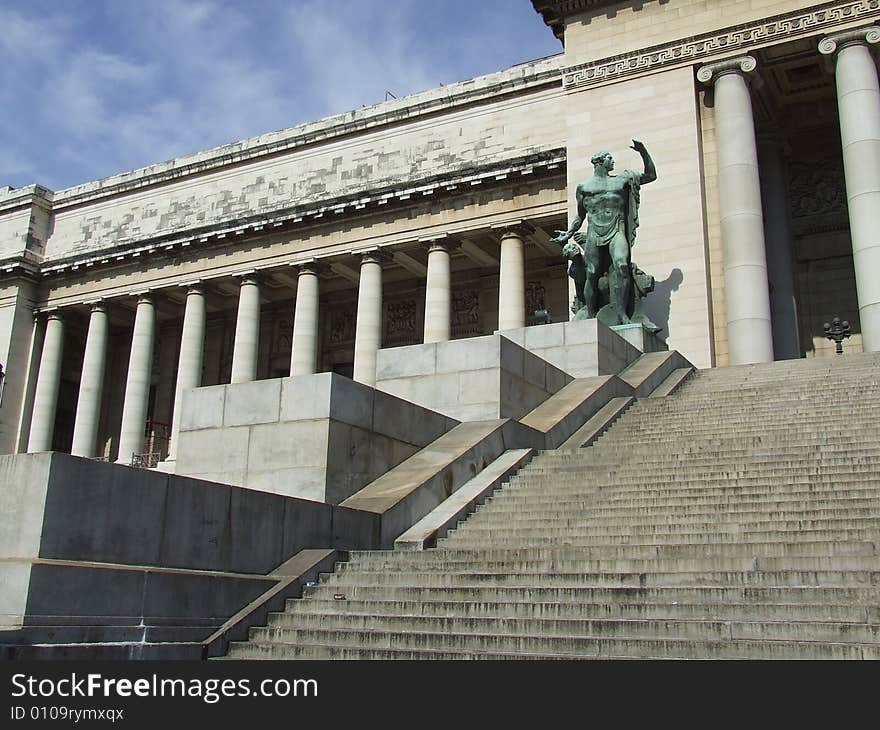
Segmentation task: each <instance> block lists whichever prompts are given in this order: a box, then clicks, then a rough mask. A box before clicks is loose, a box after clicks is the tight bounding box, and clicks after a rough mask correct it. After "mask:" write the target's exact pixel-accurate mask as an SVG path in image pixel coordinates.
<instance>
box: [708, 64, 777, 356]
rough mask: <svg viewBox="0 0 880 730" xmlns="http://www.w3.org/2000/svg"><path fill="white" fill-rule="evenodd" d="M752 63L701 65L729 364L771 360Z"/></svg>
mask: <svg viewBox="0 0 880 730" xmlns="http://www.w3.org/2000/svg"><path fill="white" fill-rule="evenodd" d="M756 66H757V63H756V62H755V59H754V58H752V57H751V56H740V57H738V58H733V59H727V60H725V61H721V62H719V63H715V64H709V65H707V66H703V67H702V68H700V70H699V71H698V72H697V78H698V79H699V80H700V81H702V82H703V83H714V86H715V92H714V99H715V128H716V139H717V146H718V191H719V196H720V208H721V242H722V249H723V256H724V296H725V301H726V304H727V340H728V348H729V361H730V364H731V365H741V364H745V363H758V362H771V361H772V360H773V328H772V324H771V317H770V292H769V286H768V283H767V256H766V253H765V249H764V218H763V210H762V208H761V181H760V176H759V174H758V152H757V145H756V143H755V122H754V117H753V114H752V100H751V96H750V95H749V86H748V82H747V81H746V75H747V74H749V73H751V72H752V71H754V70H755V68H756Z"/></svg>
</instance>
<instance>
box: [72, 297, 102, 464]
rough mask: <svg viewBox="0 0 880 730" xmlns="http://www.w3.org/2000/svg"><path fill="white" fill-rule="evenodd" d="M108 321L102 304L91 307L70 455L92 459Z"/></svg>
mask: <svg viewBox="0 0 880 730" xmlns="http://www.w3.org/2000/svg"><path fill="white" fill-rule="evenodd" d="M108 331H109V322H108V319H107V308H106V306H105V305H104V303H103V302H96V303H94V304H93V305H92V312H91V315H90V316H89V332H88V334H87V335H86V351H85V354H84V355H83V364H82V375H81V377H80V381H79V398H78V399H77V401H76V420H75V421H74V424H73V445H72V446H71V449H70V453H71V454H73V455H74V456H86V457H93V456H95V455H96V454H95V445H96V444H95V441H96V439H97V438H98V423H99V421H100V418H101V394H102V393H103V390H104V371H105V368H106V364H107V335H108Z"/></svg>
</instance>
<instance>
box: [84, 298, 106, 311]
mask: <svg viewBox="0 0 880 730" xmlns="http://www.w3.org/2000/svg"><path fill="white" fill-rule="evenodd" d="M83 304H84V305H85V306H87V307H88V308H89V311H90V312H106V311H107V300H106V299H88V300H86V301H85V302H83Z"/></svg>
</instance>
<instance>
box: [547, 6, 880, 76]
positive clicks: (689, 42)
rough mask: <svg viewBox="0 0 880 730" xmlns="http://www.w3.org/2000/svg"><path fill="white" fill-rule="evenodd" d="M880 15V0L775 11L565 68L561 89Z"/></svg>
mask: <svg viewBox="0 0 880 730" xmlns="http://www.w3.org/2000/svg"><path fill="white" fill-rule="evenodd" d="M878 15H880V0H849V1H848V2H836V3H829V4H827V5H825V6H822V7H819V8H813V9H811V10H809V11H802V12H798V13H792V14H788V15H780V16H776V17H774V18H770V19H768V20H763V21H761V22H758V23H754V24H748V25H741V26H736V27H734V28H729V29H727V30H725V31H723V32H720V33H709V34H705V35H702V36H696V37H694V38H688V39H686V40H684V41H679V42H675V43H671V44H665V45H663V46H655V47H653V48H649V49H646V50H643V51H639V52H637V53H634V54H626V55H621V56H614V57H612V58H607V59H603V60H601V61H596V62H592V63H588V64H583V65H582V66H574V67H572V68H569V69H567V70H566V72H565V74H564V76H563V85H564V87H565V88H566V89H571V88H575V87H580V86H591V85H594V84H600V83H603V82H606V81H615V80H618V79H621V78H626V77H628V76H633V75H637V74H640V73H644V72H646V71H653V70H656V69H658V68H662V67H664V66H670V65H674V64H681V63H686V62H688V61H693V62H698V61H703V60H705V59H707V58H711V57H713V56H716V55H718V54H721V53H727V52H730V51H738V50H743V49H747V48H750V47H753V46H755V45H758V44H761V43H766V42H767V41H772V40H773V39H775V38H786V39H791V38H795V37H797V36H802V35H807V34H810V33H816V32H817V31H818V32H821V31H823V30H831V29H833V28H834V27H835V26H838V25H841V24H843V23H848V22H852V21H854V20H862V19H864V20H868V19H873V18H876V17H877V16H878Z"/></svg>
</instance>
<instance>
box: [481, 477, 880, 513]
mask: <svg viewBox="0 0 880 730" xmlns="http://www.w3.org/2000/svg"><path fill="white" fill-rule="evenodd" d="M771 485H772V487H771ZM847 485H848V486H850V487H851V488H848V489H846V491H845V493H846V494H860V495H862V496H871V497H874V496H875V495H876V494H877V493H878V485H877V482H876V480H873V479H872V480H870V481H869V480H868V479H859V480H850V481H849V482H847ZM771 488H772V490H773V491H772V493H770V494H767V491H768V490H769V489H771ZM508 494H509V495H510V496H509V497H508V496H506V495H508ZM836 494H837V493H836V492H835V491H834V487H833V486H832V485H831V484H829V483H827V482H819V483H812V484H811V483H809V482H806V483H804V482H792V483H790V484H789V483H787V482H784V481H783V482H777V483H775V484H774V483H773V481H772V480H771V479H749V478H745V477H742V478H739V479H737V478H731V479H729V480H728V481H725V480H724V479H711V480H710V479H696V480H686V481H685V480H674V479H668V480H667V479H664V480H663V481H659V482H658V481H649V480H643V481H639V480H628V481H627V482H625V483H624V484H623V485H615V484H614V483H613V482H611V481H610V480H608V481H606V482H605V483H602V482H596V481H593V482H590V481H587V479H586V478H585V479H584V480H583V481H580V482H570V481H569V482H563V481H553V480H552V479H547V480H543V481H541V482H536V483H534V484H529V485H525V486H523V487H521V488H520V487H518V486H517V485H511V487H510V491H509V492H502V494H501V495H499V496H496V497H494V499H493V501H494V500H498V501H501V500H503V499H510V500H514V498H515V497H523V498H525V499H530V498H531V497H532V496H534V497H535V498H537V499H538V500H540V498H542V497H544V498H559V499H560V500H563V499H570V500H577V499H584V498H592V499H596V500H599V499H601V500H602V501H603V502H604V503H607V504H608V505H609V506H610V505H612V504H615V503H618V504H619V503H629V502H630V501H635V502H637V501H639V500H646V499H657V498H667V497H678V498H681V499H682V500H686V502H687V503H696V500H697V499H699V498H701V497H704V498H707V499H713V500H717V501H726V500H727V499H740V498H746V499H752V500H754V501H764V500H766V501H773V500H777V499H790V498H791V497H792V496H793V495H797V496H800V497H803V498H804V499H805V500H810V501H813V502H815V501H816V500H820V499H822V498H825V497H827V498H829V499H832V498H834V497H835V495H836ZM511 503H513V502H511Z"/></svg>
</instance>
